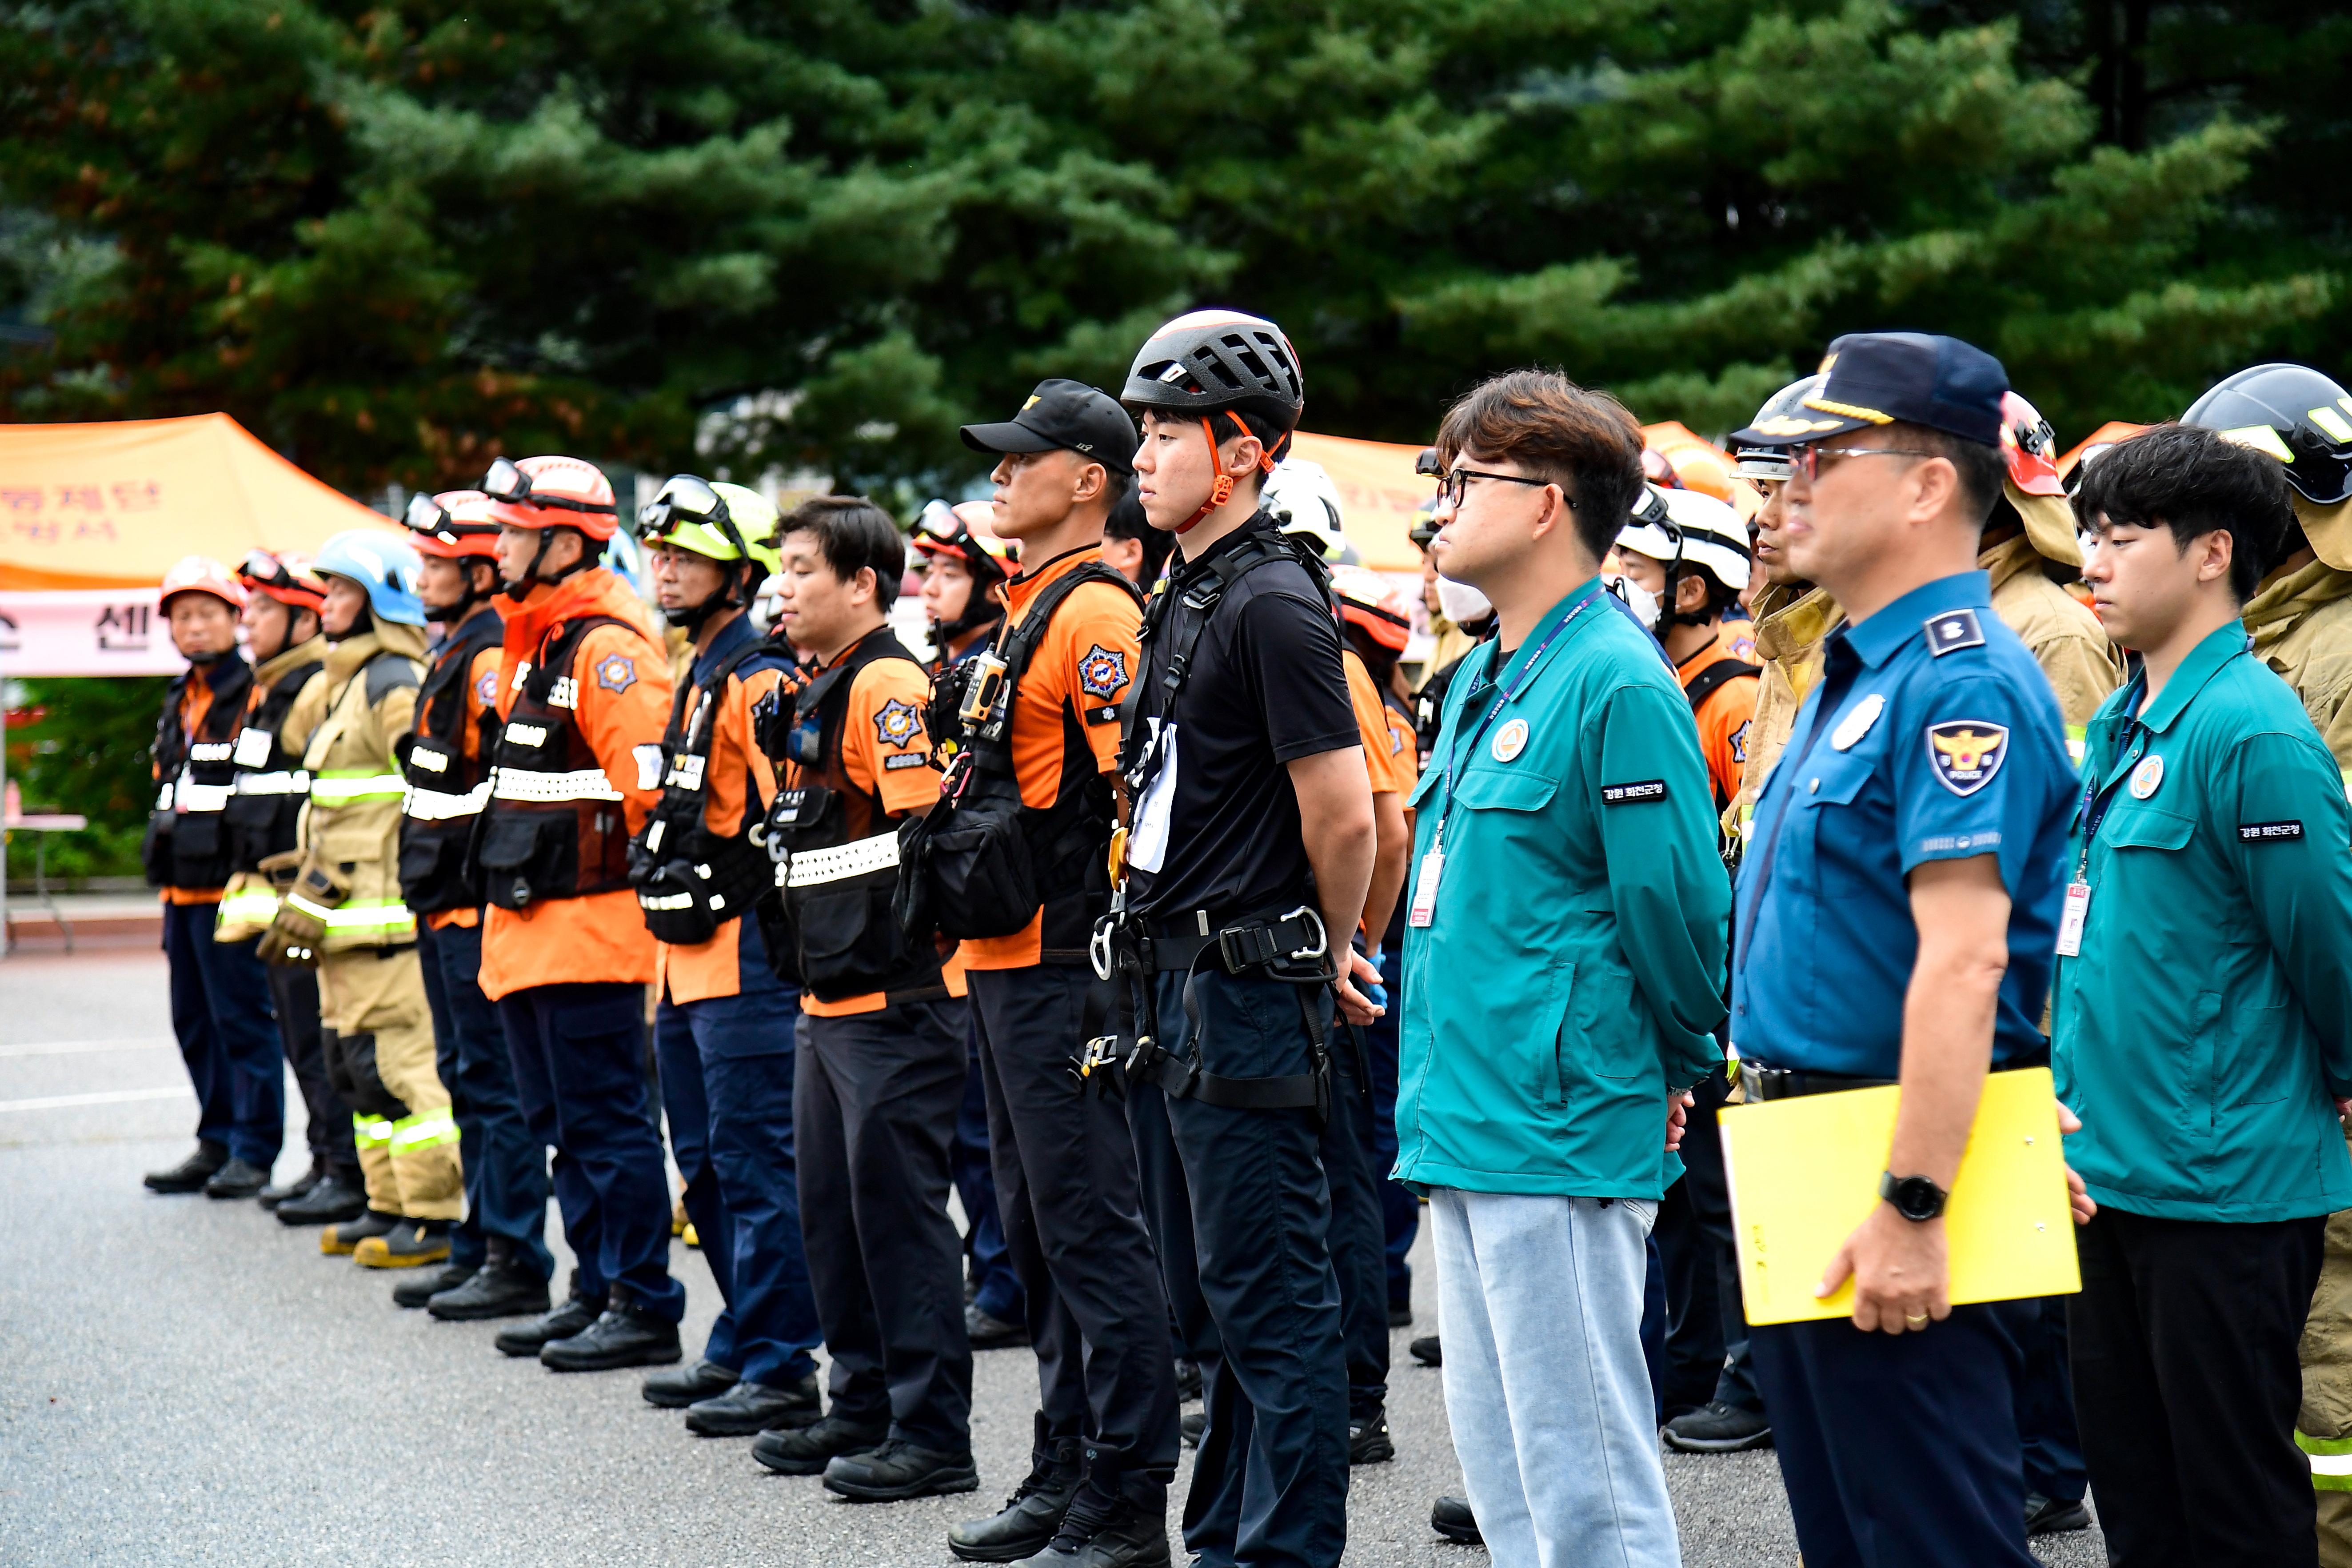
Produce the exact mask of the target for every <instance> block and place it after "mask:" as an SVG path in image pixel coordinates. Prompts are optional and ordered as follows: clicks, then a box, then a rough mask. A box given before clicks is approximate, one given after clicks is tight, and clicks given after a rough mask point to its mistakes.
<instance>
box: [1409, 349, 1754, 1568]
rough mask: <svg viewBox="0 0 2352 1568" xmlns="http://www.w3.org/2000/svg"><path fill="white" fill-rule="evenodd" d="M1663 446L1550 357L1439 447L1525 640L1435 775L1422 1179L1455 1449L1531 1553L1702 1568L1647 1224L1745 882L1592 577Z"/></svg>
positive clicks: (1422, 1037) (1475, 554)
mask: <svg viewBox="0 0 2352 1568" xmlns="http://www.w3.org/2000/svg"><path fill="white" fill-rule="evenodd" d="M1641 449H1642V441H1641V433H1640V431H1639V429H1638V428H1637V427H1636V426H1635V425H1634V424H1633V419H1632V417H1631V416H1629V415H1628V414H1627V413H1626V412H1625V410H1624V408H1623V407H1622V405H1619V404H1618V403H1617V402H1616V400H1615V399H1613V398H1611V397H1609V396H1607V395H1596V394H1592V393H1588V392H1585V391H1582V390H1580V388H1578V387H1577V386H1576V385H1574V384H1572V383H1570V382H1569V381H1568V380H1567V379H1566V378H1565V377H1563V376H1559V375H1556V374H1548V373H1543V372H1537V371H1518V372H1514V373H1511V374H1507V375H1503V376H1498V377H1496V378H1495V379H1494V380H1492V381H1489V382H1487V383H1486V384H1485V385H1483V386H1480V387H1478V388H1477V389H1475V391H1473V392H1471V393H1470V394H1469V395H1467V396H1465V398H1464V399H1463V400H1462V401H1461V402H1460V403H1459V404H1457V405H1455V406H1454V409H1453V410H1452V411H1451V412H1450V413H1449V414H1448V415H1447V416H1446V418H1445V423H1444V427H1443V428H1442V429H1441V431H1440V432H1439V435H1438V442H1437V450H1438V453H1439V456H1440V458H1441V460H1442V461H1443V462H1444V464H1445V466H1446V475H1447V477H1446V479H1445V489H1444V500H1442V501H1441V503H1440V507H1439V510H1438V514H1437V515H1438V517H1439V518H1440V519H1441V520H1442V521H1444V531H1443V532H1441V533H1440V534H1439V536H1438V538H1437V540H1436V542H1435V543H1434V545H1433V552H1434V555H1435V559H1436V561H1437V564H1438V570H1440V571H1441V572H1444V573H1445V574H1447V575H1448V576H1450V577H1453V578H1454V579H1455V580H1456V581H1461V582H1467V583H1470V584H1473V585H1475V586H1476V587H1477V588H1478V589H1479V590H1481V591H1482V592H1483V593H1485V594H1486V596H1487V597H1488V598H1489V599H1490V600H1492V601H1493V603H1494V605H1495V608H1496V616H1497V617H1498V626H1499V635H1498V636H1497V637H1496V640H1495V642H1494V644H1493V645H1491V646H1490V647H1486V648H1485V649H1482V650H1481V651H1479V652H1477V653H1475V654H1473V655H1472V656H1471V657H1470V658H1469V659H1468V660H1466V661H1465V665H1464V667H1463V669H1462V671H1461V672H1460V674H1459V676H1458V677H1457V679H1455V680H1454V683H1453V685H1452V687H1451V688H1450V689H1449V690H1448V692H1447V696H1446V707H1445V719H1444V729H1443V731H1441V733H1440V735H1439V738H1438V742H1437V748H1436V752H1435V754H1434V755H1433V758H1432V761H1431V763H1430V766H1429V769H1428V771H1427V772H1426V773H1424V774H1423V781H1422V785H1421V788H1420V789H1419V790H1418V792H1416V794H1415V795H1414V802H1413V804H1414V806H1415V808H1416V810H1417V812H1418V817H1417V828H1416V837H1417V842H1416V845H1415V853H1414V865H1413V877H1412V885H1411V896H1410V900H1409V904H1408V909H1407V913H1406V933H1405V974H1406V980H1405V985H1404V994H1405V997H1406V998H1407V1000H1406V1004H1405V1011H1404V1017H1403V1026H1402V1062H1401V1068H1402V1072H1401V1079H1402V1083H1401V1090H1400V1093H1399V1095H1398V1099H1397V1138H1398V1144H1399V1152H1398V1158H1397V1169H1396V1176H1397V1179H1398V1180H1400V1181H1404V1182H1411V1183H1414V1184H1419V1185H1421V1186H1423V1188H1425V1189H1426V1190H1427V1192H1428V1194H1429V1200H1430V1209H1431V1215H1432V1218H1433V1230H1434V1233H1435V1240H1436V1248H1437V1271H1438V1296H1439V1301H1440V1306H1441V1310H1442V1312H1443V1314H1444V1322H1445V1363H1444V1367H1445V1395H1446V1409H1447V1413H1448V1415H1449V1416H1450V1418H1451V1420H1452V1424H1453V1429H1454V1449H1455V1452H1456V1454H1457V1456H1458V1457H1459V1458H1460V1459H1461V1461H1462V1471H1463V1477H1464V1479H1465V1481H1466V1482H1467V1485H1468V1491H1469V1501H1470V1506H1471V1510H1472V1511H1473V1513H1474V1514H1475V1516H1476V1518H1477V1521H1478V1526H1479V1528H1480V1530H1481V1531H1483V1532H1484V1534H1485V1537H1486V1544H1487V1547H1488V1549H1489V1550H1490V1551H1491V1552H1492V1553H1493V1555H1494V1559H1495V1561H1496V1563H1497V1564H1502V1565H1506V1568H1510V1565H1517V1564H1522V1563H1524V1564H1529V1565H1532V1564H1534V1563H1538V1562H1543V1563H1555V1562H1558V1563H1587V1562H1592V1563H1598V1562H1604V1561H1605V1562H1608V1563H1622V1564H1626V1565H1629V1568H1648V1565H1650V1564H1671V1563H1679V1562H1680V1555H1679V1552H1678V1549H1677V1546H1676V1542H1675V1523H1674V1513H1673V1510H1672V1509H1671V1507H1670V1506H1669V1504H1668V1502H1667V1499H1666V1489H1665V1475H1664V1468H1663V1467H1662V1465H1661V1463H1660V1460H1659V1456H1658V1443H1657V1433H1656V1429H1655V1422H1654V1406H1653V1405H1652V1402H1651V1394H1650V1384H1649V1376H1648V1373H1647V1370H1646V1368H1645V1366H1644V1364H1643V1358H1642V1347H1641V1319H1642V1294H1643V1278H1644V1268H1645V1258H1646V1253H1645V1243H1646V1240H1647V1237H1648V1232H1649V1227H1650V1224H1651V1221H1652V1219H1653V1218H1654V1216H1655V1214H1656V1211H1657V1203H1658V1200H1659V1198H1660V1197H1661V1195H1662V1194H1664V1189H1665V1184H1666V1183H1667V1182H1669V1181H1670V1180H1672V1179H1673V1177H1674V1175H1675V1174H1677V1173H1679V1167H1678V1165H1677V1164H1676V1163H1675V1161H1674V1158H1673V1156H1672V1155H1671V1154H1670V1153H1668V1152H1667V1151H1666V1148H1665V1139H1664V1129H1665V1124H1666V1120H1667V1115H1668V1109H1669V1104H1670V1097H1671V1096H1672V1095H1674V1094H1675V1093H1677V1092H1678V1091H1680V1090H1682V1089H1687V1088H1688V1087H1689V1086H1690V1085H1692V1084H1694V1083H1696V1082H1697V1081H1698V1080H1699V1079H1701V1078H1703V1077H1705V1076H1706V1072H1707V1070H1708V1069H1709V1068H1711V1067H1712V1066H1714V1065H1715V1063H1716V1062H1717V1060H1718V1059H1719V1054H1718V1052H1717V1048H1716V1044H1715V1040H1714V1037H1713V1033H1712V1031H1713V1030H1714V1028H1715V1027H1716V1026H1717V1024H1719V1023H1720V1022H1721V1021H1722V1019H1723V1016H1724V1005H1723V974H1724V942H1725V931H1726V925H1727V919H1728V915H1729V906H1730V889H1729V886H1728V885H1727V882H1726V881H1725V879H1724V875H1723V868H1722V863H1721V861H1720V860H1718V859H1717V853H1716V829H1715V822H1714V807H1713V797H1712V795H1711V794H1710V793H1709V788H1708V784H1707V775H1706V763H1705V761H1704V760H1703V758H1702V757H1701V755H1700V752H1699V747H1698V736H1697V731H1696V728H1695V726H1694V725H1693V724H1692V722H1691V717H1690V705H1689V703H1688V702H1687V701H1685V700H1684V697H1683V694H1682V691H1681V689H1680V688H1679V687H1678V685H1677V684H1676V682H1675V678H1674V675H1673V673H1672V672H1671V671H1670V670H1668V669H1667V668H1666V667H1665V665H1664V662H1663V661H1662V660H1661V659H1660V658H1659V657H1658V654H1657V650H1656V649H1655V647H1653V646H1652V645H1651V643H1650V641H1649V639H1648V638H1646V637H1644V636H1643V633H1642V631H1641V628H1640V627H1639V626H1636V625H1635V624H1634V623H1633V620H1632V618H1631V617H1629V616H1625V615H1623V614H1622V613H1620V611H1619V609H1618V607H1617V606H1616V605H1615V604H1614V603H1613V602H1612V600H1611V599H1610V598H1609V597H1608V595H1607V594H1606V593H1605V591H1604V590H1603V589H1602V588H1601V584H1600V582H1599V580H1598V575H1597V574H1598V572H1599V568H1600V561H1601V555H1602V554H1603V553H1605V552H1606V551H1607V550H1608V547H1609V543H1610V541H1611V540H1612V538H1613V537H1614V536H1615V534H1616V532H1617V530H1618V528H1619V526H1620V525H1621V524H1622V522H1623V521H1624V519H1625V517H1626V515H1627V514H1628V512H1629V511H1630V510H1632V506H1633V501H1634V500H1635V499H1636V498H1637V497H1638V496H1639V495H1640V493H1641V486H1642V468H1641ZM1505 1369H1508V1370H1507V1371H1506V1370H1505Z"/></svg>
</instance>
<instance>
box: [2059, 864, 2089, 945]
mask: <svg viewBox="0 0 2352 1568" xmlns="http://www.w3.org/2000/svg"><path fill="white" fill-rule="evenodd" d="M2090 912H2091V885H2090V884H2089V883H2088V882H2072V883H2069V884H2068V885H2067V888H2066V907H2065V908H2064V909H2063V910H2060V911H2059V913H2058V956H2059V957H2061V958H2080V957H2081V956H2082V955H2083V921H2084V917H2086V916H2087V915H2089V914H2090Z"/></svg>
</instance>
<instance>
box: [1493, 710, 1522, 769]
mask: <svg viewBox="0 0 2352 1568" xmlns="http://www.w3.org/2000/svg"><path fill="white" fill-rule="evenodd" d="M1527 749H1528V721H1526V720H1525V719H1514V720H1512V721H1510V722H1509V723H1507V724H1506V725H1504V726H1503V727H1502V728H1501V729H1499V730H1497V731H1495V740H1494V743H1493V744H1491V745H1489V746H1488V747H1487V748H1486V750H1487V752H1489V753H1490V754H1491V755H1492V756H1493V757H1494V759H1495V760H1496V762H1498V763H1508V762H1516V761H1517V759H1518V755H1519V753H1520V752H1524V751H1526V750H1527Z"/></svg>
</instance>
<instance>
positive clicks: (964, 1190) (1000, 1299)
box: [953, 1007, 1029, 1323]
mask: <svg viewBox="0 0 2352 1568" xmlns="http://www.w3.org/2000/svg"><path fill="white" fill-rule="evenodd" d="M967 1039H968V1043H969V1047H970V1049H969V1052H968V1057H969V1061H970V1065H969V1066H967V1067H966V1068H965V1069H964V1078H963V1103H962V1104H961V1105H960V1106H959V1107H957V1109H956V1129H955V1151H954V1160H953V1163H954V1166H955V1189H956V1198H957V1200H958V1201H959V1202H961V1204H962V1205H963V1217H964V1223H965V1227H966V1228H965V1230H964V1236H963V1260H964V1270H965V1273H964V1279H965V1290H966V1292H967V1293H968V1294H969V1295H970V1296H971V1303H972V1305H973V1306H975V1307H978V1308H979V1309H980V1310H982V1311H983V1312H985V1313H987V1314H988V1315H989V1316H990V1317H992V1318H994V1319H996V1320H997V1321H1000V1322H1005V1323H1019V1322H1025V1321H1028V1313H1029V1308H1028V1304H1027V1303H1026V1302H1025V1301H1024V1300H1023V1299H1022V1293H1021V1275H1020V1272H1019V1271H1018V1270H1017V1269H1016V1268H1014V1267H1013V1255H1012V1253H1011V1251H1010V1250H1009V1249H1008V1248H1007V1247H1006V1246H1005V1243H1004V1220H1003V1216H1002V1215H1001V1212H1000V1207H1001V1205H999V1204H998V1203H997V1200H996V1170H995V1166H994V1165H993V1163H992V1157H991V1155H990V1153H989V1136H988V1085H987V1082H986V1080H985V1078H984V1075H983V1074H982V1072H981V1068H980V1013H979V1009H978V1008H977V1007H975V1008H974V1009H973V1010H972V1022H971V1034H970V1036H969V1037H967Z"/></svg>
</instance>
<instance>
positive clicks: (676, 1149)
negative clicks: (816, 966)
mask: <svg viewBox="0 0 2352 1568" xmlns="http://www.w3.org/2000/svg"><path fill="white" fill-rule="evenodd" d="M737 925H738V927H739V931H738V934H737V938H736V968H737V972H738V979H737V985H738V987H739V989H738V990H737V992H736V994H734V995H732V996H707V997H704V998H702V999H701V1000H699V1001H696V1002H673V1001H671V1000H670V999H669V998H668V997H667V995H665V996H664V997H663V998H662V1002H661V1005H660V1007H659V1008H658V1009H657V1010H656V1012H655V1014H654V1051H655V1055H656V1058H657V1059H658V1060H659V1061H660V1063H661V1089H662V1101H663V1103H664V1105H665V1106H667V1109H668V1111H669V1146H670V1152H672V1153H673V1154H675V1155H677V1169H678V1173H679V1174H680V1175H682V1176H684V1177H685V1178H686V1212H687V1215H688V1218H690V1219H692V1220H693V1221H694V1228H695V1233H696V1234H697V1235H698V1236H699V1237H701V1240H702V1257H703V1261H705V1262H706V1263H708V1264H709V1265H710V1277H711V1279H713V1280H714V1281H715V1282H716V1283H717V1284H718V1286H719V1296H720V1298H721V1299H722V1300H724V1301H725V1302H726V1308H725V1310H722V1311H721V1312H720V1313H719V1317H718V1320H717V1321H714V1322H713V1323H712V1324H711V1325H710V1338H709V1342H708V1343H707V1344H706V1345H705V1346H704V1348H703V1352H702V1353H703V1355H704V1356H706V1357H707V1358H709V1360H711V1361H714V1362H717V1363H719V1365H720V1366H723V1367H727V1368H729V1369H730V1370H732V1371H734V1372H736V1373H740V1374H741V1375H742V1376H743V1378H744V1379H745V1380H746V1381H748V1382H751V1383H757V1384H765V1385H767V1386H768V1387H771V1388H778V1387H784V1386H787V1385H789V1384H796V1383H799V1382H800V1381H801V1380H802V1379H803V1378H805V1377H807V1376H809V1375H810V1374H811V1373H814V1372H815V1371H816V1361H815V1358H814V1357H813V1356H812V1355H810V1353H809V1352H811V1351H813V1350H814V1349H815V1348H816V1346H817V1343H818V1342H819V1340H820V1339H821V1337H822V1336H821V1335H820V1333H819V1331H818V1329H817V1321H816V1297H815V1295H814V1293H813V1292H812V1291H811V1289H810V1287H809V1270H808V1256H807V1254H806V1253H805V1252H804V1251H803V1250H802V1246H801V1192H800V1177H799V1175H798V1173H797V1170H796V1168H795V1165H794V1162H793V1062H794V1059H795V1058H796V1055H797V1053H796V1052H795V1050H794V1049H793V1033H794V1030H795V1029H796V1027H797V1026H798V1024H799V1021H800V1013H801V1008H800V994H799V993H798V992H797V991H794V990H793V989H791V988H790V987H788V986H786V985H785V984H783V983H782V981H780V980H778V979H777V978H776V976H775V973H774V972H773V971H772V970H771V969H770V968H769V967H768V954H767V948H766V946H765V945H764V944H763V943H762V942H761V935H760V922H759V921H756V920H747V921H737Z"/></svg>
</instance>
